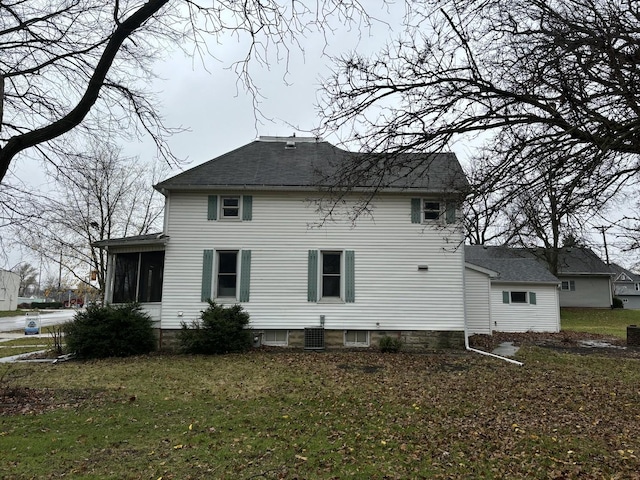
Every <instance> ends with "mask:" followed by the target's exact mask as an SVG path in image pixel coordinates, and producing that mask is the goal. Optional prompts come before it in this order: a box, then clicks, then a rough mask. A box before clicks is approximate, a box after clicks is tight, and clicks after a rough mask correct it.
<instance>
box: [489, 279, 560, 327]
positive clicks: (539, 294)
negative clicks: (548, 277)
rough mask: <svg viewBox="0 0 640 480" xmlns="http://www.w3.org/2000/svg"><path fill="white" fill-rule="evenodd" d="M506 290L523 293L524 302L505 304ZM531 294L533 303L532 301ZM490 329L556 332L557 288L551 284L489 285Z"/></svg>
mask: <svg viewBox="0 0 640 480" xmlns="http://www.w3.org/2000/svg"><path fill="white" fill-rule="evenodd" d="M505 292H506V293H508V294H509V297H510V293H511V292H526V297H527V303H511V302H509V303H505V302H504V300H505ZM532 294H534V295H535V303H532V298H531V296H532ZM491 323H492V329H493V330H494V331H499V332H529V331H531V332H559V331H560V308H559V305H558V287H557V285H553V284H548V285H544V284H518V283H513V284H509V283H494V284H492V285H491Z"/></svg>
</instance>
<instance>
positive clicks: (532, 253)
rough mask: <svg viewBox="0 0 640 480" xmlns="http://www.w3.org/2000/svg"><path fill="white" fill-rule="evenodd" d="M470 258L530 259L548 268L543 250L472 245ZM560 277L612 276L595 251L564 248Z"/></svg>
mask: <svg viewBox="0 0 640 480" xmlns="http://www.w3.org/2000/svg"><path fill="white" fill-rule="evenodd" d="M465 254H466V255H467V257H468V258H467V260H469V259H470V258H530V259H534V260H537V261H538V262H540V263H542V264H543V265H544V266H545V267H546V266H547V264H546V261H545V260H544V256H543V249H542V248H536V249H526V248H513V247H502V246H495V247H494V246H484V245H471V248H470V249H465ZM558 274H559V275H607V276H608V275H611V269H610V268H609V267H608V266H607V264H606V263H604V262H603V261H602V260H601V259H600V257H598V256H597V255H596V254H595V253H593V251H592V250H591V249H589V248H586V247H563V248H561V249H560V250H559V251H558Z"/></svg>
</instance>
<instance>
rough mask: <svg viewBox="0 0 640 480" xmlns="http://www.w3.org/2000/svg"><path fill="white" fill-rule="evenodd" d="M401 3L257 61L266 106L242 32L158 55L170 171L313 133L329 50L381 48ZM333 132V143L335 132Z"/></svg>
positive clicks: (148, 154)
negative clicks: (177, 161)
mask: <svg viewBox="0 0 640 480" xmlns="http://www.w3.org/2000/svg"><path fill="white" fill-rule="evenodd" d="M367 7H369V5H367ZM400 8H401V7H400V6H397V8H396V11H391V12H387V11H380V12H373V16H374V17H377V18H380V19H384V20H385V21H386V22H388V25H385V24H383V23H382V22H378V23H376V24H374V26H373V27H372V29H371V30H366V29H361V30H359V31H358V29H355V28H354V29H351V30H350V31H349V30H348V29H346V28H345V27H340V28H338V29H337V30H335V32H334V34H329V35H328V36H327V42H328V43H327V44H325V41H324V38H323V37H322V36H321V35H320V34H309V35H308V36H307V37H306V38H302V39H301V46H302V48H303V49H304V52H302V51H300V50H299V49H298V48H297V47H291V49H290V57H289V65H288V73H287V66H286V63H285V61H284V58H282V59H281V61H277V59H276V55H275V50H274V49H272V50H271V53H272V54H273V56H272V57H271V59H270V62H269V65H268V66H264V65H259V64H257V63H253V64H251V69H252V77H253V79H254V82H255V84H256V85H257V86H258V88H260V92H261V94H262V95H263V96H264V98H263V99H262V100H261V104H260V107H259V108H260V113H261V114H257V113H256V112H255V111H254V108H253V105H252V101H251V98H250V97H249V95H248V93H247V92H246V91H245V90H244V88H243V86H242V85H241V84H240V83H239V82H238V77H237V75H236V74H235V73H234V72H233V71H231V70H230V69H229V66H230V65H231V64H232V63H233V62H234V61H237V60H239V59H242V58H243V57H244V55H245V54H246V46H245V45H243V44H242V43H240V42H239V41H238V40H237V39H234V38H227V39H225V40H224V42H223V43H222V44H220V45H215V46H213V49H212V53H213V55H215V56H216V58H217V59H218V60H214V59H212V58H208V59H206V70H205V68H203V66H202V65H201V64H200V62H199V61H198V60H196V59H193V58H188V57H186V56H185V55H184V54H183V53H182V52H175V53H174V54H172V55H171V56H170V57H169V58H168V59H167V60H165V61H162V62H158V63H157V64H156V68H155V71H156V73H157V75H158V76H159V77H160V79H159V80H158V81H157V82H156V83H155V85H154V86H153V89H154V90H156V91H158V92H159V95H158V98H159V100H160V106H161V114H162V115H163V116H164V118H165V122H166V124H167V125H168V126H170V127H183V128H186V129H188V131H186V132H183V133H180V134H177V135H175V136H173V137H171V138H170V139H169V145H170V147H171V150H172V152H173V153H174V155H176V156H177V157H179V158H182V159H188V162H187V163H184V164H183V166H182V167H181V168H180V169H174V170H173V171H171V172H170V173H169V175H168V176H173V175H175V174H177V173H179V172H180V171H181V170H184V169H186V168H191V167H194V166H196V165H199V164H201V163H203V162H206V161H208V160H210V159H212V158H215V157H217V156H219V155H222V154H224V153H226V152H228V151H230V150H232V149H235V148H238V147H240V146H242V145H245V144H247V143H249V142H251V141H253V140H254V139H255V138H256V137H257V136H259V135H272V136H276V135H278V136H288V135H291V134H292V133H294V132H296V134H297V135H299V136H300V135H307V134H306V133H305V132H304V131H305V130H312V129H313V128H315V127H318V124H319V119H318V116H317V112H316V109H315V105H316V104H317V95H318V87H319V84H320V78H321V77H323V76H327V75H329V69H330V66H331V64H330V60H329V58H328V57H327V55H326V54H330V55H338V54H340V53H342V52H346V51H348V50H353V49H356V50H357V51H359V52H362V53H371V52H374V51H377V50H378V49H379V48H380V47H381V46H382V45H383V43H385V42H386V40H387V39H388V38H390V36H397V35H398V34H399V33H400V32H399V30H400V19H401V17H402V13H403V10H401V9H400ZM281 57H284V55H281ZM262 115H263V116H264V117H266V118H267V119H271V120H272V121H269V120H266V119H264V118H262ZM326 139H327V140H329V141H333V142H334V143H335V140H336V139H335V138H333V139H332V138H326ZM123 146H124V153H125V154H126V155H132V156H139V157H140V159H141V160H143V161H147V160H149V161H150V160H152V159H153V158H154V157H155V155H156V152H155V147H154V145H153V144H152V142H151V141H149V140H147V141H143V142H130V143H127V144H124V145H123ZM472 148H473V146H472V145H468V144H465V143H463V142H459V143H457V144H455V145H453V146H452V149H451V150H452V151H454V152H455V153H456V154H457V155H458V157H459V158H460V159H461V161H462V162H463V163H464V161H465V160H466V158H467V156H468V152H469V151H470V150H471V149H472ZM41 170H42V168H41V166H40V165H38V164H37V163H34V162H32V161H27V160H21V161H19V162H16V165H15V166H14V168H13V171H14V172H15V174H16V176H17V177H18V178H19V179H20V180H22V181H23V182H24V183H25V184H26V185H27V186H30V187H32V188H33V189H36V190H37V189H46V188H47V187H46V184H45V181H46V179H45V177H44V176H43V175H41V174H40V172H41ZM149 188H151V185H149ZM612 240H613V239H612ZM612 240H611V243H613V241H612ZM596 251H597V249H596ZM597 253H599V254H601V255H602V254H603V252H600V251H597ZM22 260H24V258H22V257H21V255H20V254H19V253H15V252H14V253H13V254H12V255H11V256H10V258H9V259H8V262H7V263H6V265H5V267H6V266H8V267H11V266H12V265H14V264H16V263H18V262H19V261H22Z"/></svg>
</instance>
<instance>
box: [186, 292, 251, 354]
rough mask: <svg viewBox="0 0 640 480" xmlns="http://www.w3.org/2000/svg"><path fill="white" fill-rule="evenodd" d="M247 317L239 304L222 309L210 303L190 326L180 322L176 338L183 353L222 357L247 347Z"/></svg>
mask: <svg viewBox="0 0 640 480" xmlns="http://www.w3.org/2000/svg"><path fill="white" fill-rule="evenodd" d="M248 326H249V314H248V313H247V312H245V311H244V309H243V308H242V307H241V306H240V305H233V306H231V307H223V306H222V305H218V304H216V303H215V302H213V301H210V302H209V307H208V308H207V309H206V310H205V311H203V312H202V315H201V318H200V320H198V321H195V322H193V323H192V324H191V325H187V324H186V323H184V322H183V323H182V329H181V330H180V334H179V336H178V341H179V342H180V348H181V350H182V351H183V352H184V353H192V354H206V355H210V354H223V353H232V352H244V351H246V350H248V349H249V348H251V344H252V335H251V330H250V329H249V328H248Z"/></svg>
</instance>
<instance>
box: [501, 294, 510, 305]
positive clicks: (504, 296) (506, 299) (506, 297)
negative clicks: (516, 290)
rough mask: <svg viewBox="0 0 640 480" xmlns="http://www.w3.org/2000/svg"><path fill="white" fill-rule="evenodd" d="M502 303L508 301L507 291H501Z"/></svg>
mask: <svg viewBox="0 0 640 480" xmlns="http://www.w3.org/2000/svg"><path fill="white" fill-rule="evenodd" d="M502 303H509V292H502Z"/></svg>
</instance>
